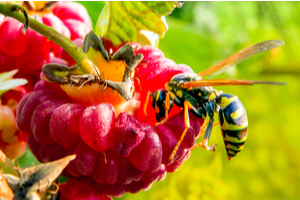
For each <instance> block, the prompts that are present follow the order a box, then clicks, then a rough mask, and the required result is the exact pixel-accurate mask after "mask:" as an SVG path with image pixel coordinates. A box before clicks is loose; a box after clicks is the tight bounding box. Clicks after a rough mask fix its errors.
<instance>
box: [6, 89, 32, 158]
mask: <svg viewBox="0 0 300 200" xmlns="http://www.w3.org/2000/svg"><path fill="white" fill-rule="evenodd" d="M26 93H27V92H26V90H25V89H24V87H22V86H19V87H16V88H14V89H11V90H9V91H8V92H6V93H4V94H2V95H1V97H0V150H2V151H3V152H4V154H5V155H6V156H7V157H9V158H10V159H12V160H14V159H16V158H18V157H20V156H22V155H23V153H24V152H25V150H26V139H27V137H28V136H27V135H26V134H24V133H23V132H21V131H19V130H18V129H17V126H16V123H15V121H16V117H15V116H16V107H17V104H18V101H19V100H20V99H21V98H22V97H23V96H24V95H25V94H26Z"/></svg>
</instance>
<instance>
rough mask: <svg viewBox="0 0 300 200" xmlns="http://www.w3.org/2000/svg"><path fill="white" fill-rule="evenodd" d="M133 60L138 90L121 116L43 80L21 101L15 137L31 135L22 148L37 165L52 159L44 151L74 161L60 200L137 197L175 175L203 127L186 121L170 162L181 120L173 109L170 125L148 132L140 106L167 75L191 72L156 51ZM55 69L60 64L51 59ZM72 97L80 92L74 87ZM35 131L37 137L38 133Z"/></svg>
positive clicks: (150, 119) (149, 121) (148, 120)
mask: <svg viewBox="0 0 300 200" xmlns="http://www.w3.org/2000/svg"><path fill="white" fill-rule="evenodd" d="M106 47H108V48H110V49H111V50H110V51H111V53H114V52H115V51H116V49H118V48H113V47H112V46H109V44H108V45H106ZM137 53H142V54H143V55H144V59H143V62H142V63H141V64H140V65H139V66H138V67H137V68H136V71H135V75H136V77H137V78H138V79H139V82H140V85H139V84H138V82H136V84H135V87H136V91H137V92H136V94H135V96H134V98H133V99H132V100H129V101H128V102H125V104H132V105H134V106H128V107H126V110H121V109H120V108H124V107H122V102H121V106H119V105H118V104H113V103H111V102H109V101H108V102H105V101H102V102H101V103H99V102H98V103H95V99H93V100H91V101H90V103H89V102H88V101H87V100H86V101H85V103H84V104H79V103H78V102H77V101H76V100H72V99H73V97H72V96H70V98H69V97H67V96H66V95H65V93H64V92H63V91H62V90H61V88H57V86H55V85H56V84H53V83H48V82H44V81H40V82H38V83H37V84H36V86H35V89H34V90H33V91H32V92H31V93H29V94H28V95H26V96H25V97H24V98H23V99H22V100H21V102H20V104H19V106H18V109H17V113H18V119H17V124H18V126H19V127H20V128H21V130H23V131H26V132H28V133H33V134H32V135H31V136H30V138H29V142H28V145H29V148H30V149H31V151H32V152H33V154H34V155H36V156H37V158H38V159H39V160H41V161H45V160H51V159H52V158H51V157H50V156H49V155H47V153H42V152H45V151H49V148H50V147H54V148H56V149H57V151H58V152H57V155H58V156H59V157H63V156H65V155H67V154H73V153H75V154H76V155H77V157H76V159H75V160H74V161H72V162H71V163H70V164H69V165H68V167H67V168H66V170H65V171H64V172H63V174H64V175H66V176H70V177H72V178H70V179H69V180H68V182H67V183H66V184H63V185H62V187H61V190H60V191H61V194H62V197H63V199H75V197H76V198H78V199H81V198H83V197H84V195H86V196H88V197H90V198H91V199H94V198H95V199H97V198H98V199H101V198H102V199H104V198H106V195H108V196H114V197H120V196H122V195H123V194H124V193H125V192H131V193H136V192H138V191H140V190H141V189H148V188H150V187H151V185H152V184H153V183H154V182H155V181H159V180H162V179H164V177H165V176H166V173H167V172H173V171H175V170H176V169H177V168H178V167H179V166H180V165H181V164H182V163H183V162H184V161H185V160H186V159H188V158H189V155H190V148H191V147H192V146H193V145H194V144H195V139H196V137H198V133H199V131H200V127H201V125H202V123H203V120H199V118H197V117H195V116H194V115H192V114H190V115H189V116H190V124H191V127H192V128H190V129H189V130H188V132H187V134H186V136H185V138H184V140H183V142H182V144H181V145H180V147H179V149H178V151H177V153H176V155H175V158H174V160H173V161H172V162H171V161H169V157H170V154H171V152H172V150H173V149H174V147H175V146H176V144H177V142H178V139H179V137H180V136H181V134H182V133H183V130H184V114H183V112H180V108H177V109H176V108H175V106H174V109H173V111H172V112H171V113H170V118H169V120H168V121H167V122H166V123H165V124H163V125H160V126H158V127H156V128H154V127H153V125H154V123H155V120H156V119H155V111H154V110H153V108H152V107H151V106H150V105H149V107H148V116H145V115H144V113H143V105H144V102H145V99H146V95H147V92H148V90H150V91H151V92H154V91H155V90H157V89H161V88H164V84H165V83H166V82H167V81H168V80H169V79H170V78H171V77H172V76H173V75H175V74H177V73H183V72H187V73H192V70H191V69H190V68H189V67H188V66H186V65H177V64H176V63H174V62H173V61H171V60H169V59H166V58H165V57H164V54H163V53H162V52H161V51H160V50H158V49H157V48H155V47H151V46H145V47H140V46H139V45H137V47H136V54H137ZM56 62H61V61H59V60H58V59H56ZM143 63H144V64H143ZM111 70H112V69H111ZM111 73H114V74H116V73H117V72H115V71H112V72H111ZM89 87H92V86H83V87H82V88H81V89H80V90H81V91H80V92H86V94H89V92H90V91H91V90H90V88H89ZM62 88H63V89H64V90H65V92H68V95H69V94H70V93H71V94H72V92H70V91H68V89H67V88H66V87H62ZM73 90H74V89H73ZM74 91H77V92H79V91H78V88H77V89H76V88H75V90H74ZM95 91H97V93H95V94H92V95H98V96H96V97H95V98H99V96H101V95H103V93H104V94H106V93H107V92H111V89H106V90H102V89H101V90H95ZM82 98H83V97H82ZM87 99H88V98H87ZM99 99H100V100H101V98H99ZM116 107H117V108H118V109H119V111H118V112H116ZM131 109H132V110H131ZM125 111H126V112H125ZM39 113H43V114H39ZM30 119H31V120H30ZM36 123H39V124H36ZM37 129H38V130H43V131H42V132H43V134H40V133H38V132H37V131H36V130H37ZM50 137H51V138H52V139H51V138H50ZM57 146H60V147H61V148H58V147H57ZM62 149H65V150H66V151H67V152H66V151H63V150H62ZM52 154H54V152H52Z"/></svg>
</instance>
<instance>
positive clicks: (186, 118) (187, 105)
mask: <svg viewBox="0 0 300 200" xmlns="http://www.w3.org/2000/svg"><path fill="white" fill-rule="evenodd" d="M183 105H184V107H183V109H184V125H185V129H184V131H183V133H182V134H181V137H180V139H179V141H178V142H177V144H176V146H175V148H174V149H173V151H172V153H171V155H170V158H169V161H170V162H172V161H173V160H174V157H175V155H176V152H177V150H178V148H179V146H180V144H181V142H182V141H183V139H184V136H185V134H186V132H187V130H188V129H189V128H190V118H189V109H192V108H193V105H192V104H191V103H190V102H188V101H184V103H183Z"/></svg>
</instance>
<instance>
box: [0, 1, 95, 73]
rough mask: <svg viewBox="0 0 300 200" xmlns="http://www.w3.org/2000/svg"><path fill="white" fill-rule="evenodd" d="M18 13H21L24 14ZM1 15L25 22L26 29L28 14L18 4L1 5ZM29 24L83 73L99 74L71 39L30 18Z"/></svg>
mask: <svg viewBox="0 0 300 200" xmlns="http://www.w3.org/2000/svg"><path fill="white" fill-rule="evenodd" d="M16 11H21V12H22V13H23V14H22V13H20V12H16ZM0 13H1V14H3V15H4V16H9V17H12V18H14V19H16V20H18V21H19V22H21V23H24V22H25V25H24V26H25V27H26V15H27V14H25V13H26V11H25V9H24V8H23V7H22V6H20V5H17V4H8V3H0ZM28 22H29V27H30V28H32V29H33V30H35V31H36V32H38V33H39V34H41V35H43V36H45V37H46V38H48V39H49V40H52V41H53V42H55V43H56V44H58V45H59V46H61V47H62V48H63V49H64V50H65V51H66V52H67V53H68V54H69V55H70V56H71V57H72V58H73V59H74V60H75V61H76V63H77V65H78V66H79V67H80V68H81V70H82V71H83V72H85V73H87V74H94V75H97V74H99V72H98V69H97V68H96V67H94V64H93V62H92V61H91V60H90V59H89V58H88V57H87V55H86V54H85V53H84V52H83V51H82V50H81V49H80V48H78V47H77V46H76V45H75V44H74V43H73V42H72V41H71V40H70V39H69V38H67V37H65V36H63V35H62V34H60V33H59V32H57V31H56V30H54V29H53V28H52V27H49V26H46V25H44V24H42V23H40V22H38V21H37V20H35V19H32V18H30V17H28ZM96 70H97V71H96Z"/></svg>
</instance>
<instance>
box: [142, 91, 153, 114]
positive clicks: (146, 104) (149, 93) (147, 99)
mask: <svg viewBox="0 0 300 200" xmlns="http://www.w3.org/2000/svg"><path fill="white" fill-rule="evenodd" d="M150 96H151V97H152V93H151V92H150V91H148V93H147V97H146V101H145V104H144V109H143V110H144V114H145V115H146V116H147V106H148V103H149V98H150Z"/></svg>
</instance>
